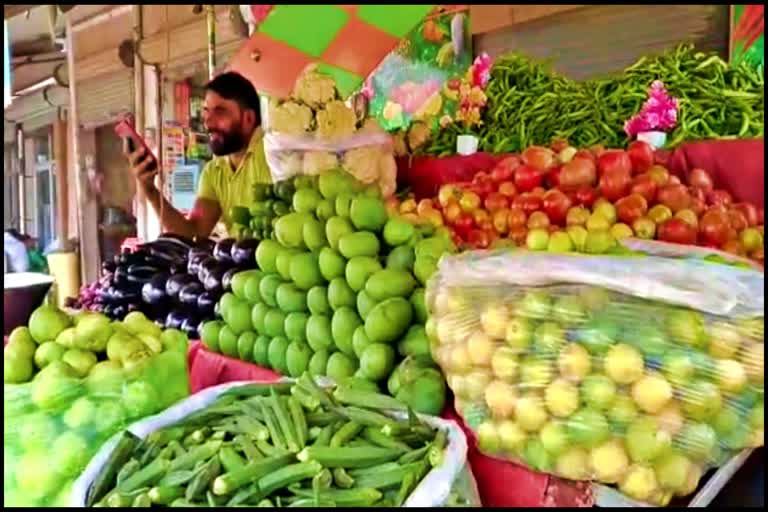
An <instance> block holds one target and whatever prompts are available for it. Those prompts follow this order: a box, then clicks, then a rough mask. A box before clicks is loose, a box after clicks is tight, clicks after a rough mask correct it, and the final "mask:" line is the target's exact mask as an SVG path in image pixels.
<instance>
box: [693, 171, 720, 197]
mask: <svg viewBox="0 0 768 512" xmlns="http://www.w3.org/2000/svg"><path fill="white" fill-rule="evenodd" d="M688 184H689V185H690V186H692V187H696V188H700V189H702V190H704V191H705V192H710V191H711V190H713V189H714V188H715V183H714V182H713V181H712V176H711V175H710V174H709V173H708V172H707V171H705V170H704V169H699V168H698V167H697V168H695V169H692V170H691V173H690V174H689V175H688Z"/></svg>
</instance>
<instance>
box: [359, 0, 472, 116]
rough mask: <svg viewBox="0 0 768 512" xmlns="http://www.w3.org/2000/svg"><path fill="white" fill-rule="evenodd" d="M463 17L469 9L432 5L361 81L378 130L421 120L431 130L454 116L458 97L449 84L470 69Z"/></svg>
mask: <svg viewBox="0 0 768 512" xmlns="http://www.w3.org/2000/svg"><path fill="white" fill-rule="evenodd" d="M468 14H469V6H468V5H439V6H437V7H436V8H435V9H434V10H433V11H432V12H431V13H430V15H428V16H427V17H426V18H425V19H424V20H422V21H421V22H420V23H419V24H418V25H417V26H416V28H415V29H414V30H413V31H411V33H410V34H409V35H408V36H407V37H406V38H404V39H403V40H402V41H401V42H400V44H399V45H398V46H397V48H396V49H395V50H393V51H392V52H391V53H390V54H389V55H387V57H386V58H385V59H384V60H383V61H382V63H381V64H380V65H379V66H378V67H377V68H376V70H375V71H374V72H373V73H372V74H371V75H370V77H369V78H368V80H366V85H365V87H364V89H363V92H364V93H365V94H366V95H367V96H368V97H369V101H370V107H369V114H370V115H371V116H372V117H375V118H376V120H377V121H378V122H379V124H380V125H381V126H382V127H383V128H385V129H387V130H398V129H403V128H407V127H408V126H409V125H410V124H411V123H412V122H413V121H424V122H426V123H427V124H429V125H431V127H432V128H433V129H436V128H437V125H438V122H439V120H440V119H441V118H443V117H444V116H449V117H451V116H453V115H454V114H455V112H456V108H457V105H458V101H457V100H458V94H457V91H454V90H452V87H451V85H452V84H453V83H457V84H458V83H459V78H460V77H462V76H463V75H464V74H465V73H466V72H467V69H468V68H469V66H470V65H471V64H472V38H471V37H470V35H469V16H468ZM456 89H457V90H458V86H457V87H456Z"/></svg>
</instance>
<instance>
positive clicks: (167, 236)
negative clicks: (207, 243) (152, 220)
mask: <svg viewBox="0 0 768 512" xmlns="http://www.w3.org/2000/svg"><path fill="white" fill-rule="evenodd" d="M157 241H162V242H171V243H174V244H177V245H180V246H182V247H186V248H187V249H191V248H192V247H194V246H195V241H194V240H192V239H191V238H187V237H185V236H181V235H176V234H174V233H163V234H161V235H160V236H159V237H157Z"/></svg>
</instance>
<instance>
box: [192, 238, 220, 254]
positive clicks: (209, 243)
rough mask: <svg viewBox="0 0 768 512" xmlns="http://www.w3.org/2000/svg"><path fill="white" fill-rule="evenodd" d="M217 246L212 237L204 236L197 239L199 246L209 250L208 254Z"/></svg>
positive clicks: (206, 250)
mask: <svg viewBox="0 0 768 512" xmlns="http://www.w3.org/2000/svg"><path fill="white" fill-rule="evenodd" d="M214 247H216V242H214V241H213V240H211V239H210V238H204V239H202V240H198V241H197V248H198V249H202V250H203V251H205V252H207V253H208V254H213V248H214Z"/></svg>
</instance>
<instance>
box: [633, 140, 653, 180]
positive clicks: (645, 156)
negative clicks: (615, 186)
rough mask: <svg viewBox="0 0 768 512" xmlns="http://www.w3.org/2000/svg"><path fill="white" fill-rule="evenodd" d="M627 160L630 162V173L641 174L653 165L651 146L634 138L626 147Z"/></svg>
mask: <svg viewBox="0 0 768 512" xmlns="http://www.w3.org/2000/svg"><path fill="white" fill-rule="evenodd" d="M627 153H628V154H629V160H630V161H631V162H632V174H641V173H644V172H645V171H647V170H648V169H650V168H651V166H652V165H653V147H652V146H651V145H650V144H648V143H647V142H643V141H641V140H636V141H633V142H632V143H630V145H629V147H628V148H627Z"/></svg>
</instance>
